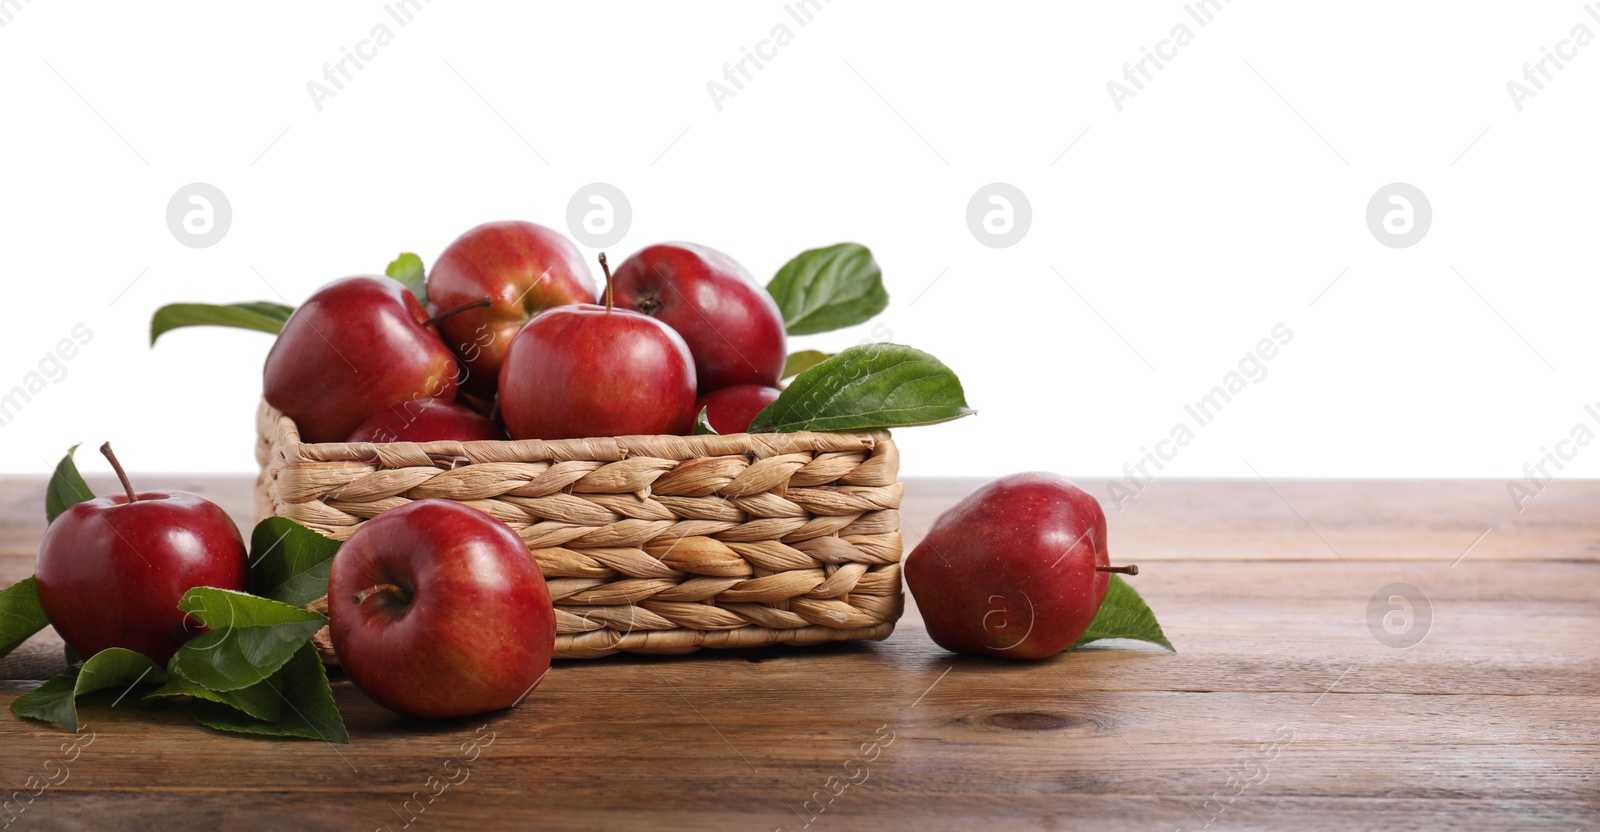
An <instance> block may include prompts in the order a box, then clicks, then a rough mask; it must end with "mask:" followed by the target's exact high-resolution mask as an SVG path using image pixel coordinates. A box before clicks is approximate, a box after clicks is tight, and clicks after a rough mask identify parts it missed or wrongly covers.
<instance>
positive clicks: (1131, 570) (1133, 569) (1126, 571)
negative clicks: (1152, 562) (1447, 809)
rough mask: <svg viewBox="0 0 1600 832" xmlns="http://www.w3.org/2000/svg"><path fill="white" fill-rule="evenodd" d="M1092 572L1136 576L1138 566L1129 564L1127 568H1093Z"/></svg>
mask: <svg viewBox="0 0 1600 832" xmlns="http://www.w3.org/2000/svg"><path fill="white" fill-rule="evenodd" d="M1094 571H1096V572H1116V573H1118V574H1122V575H1137V574H1139V564H1137V563H1130V564H1128V565H1127V566H1096V567H1095V568H1094Z"/></svg>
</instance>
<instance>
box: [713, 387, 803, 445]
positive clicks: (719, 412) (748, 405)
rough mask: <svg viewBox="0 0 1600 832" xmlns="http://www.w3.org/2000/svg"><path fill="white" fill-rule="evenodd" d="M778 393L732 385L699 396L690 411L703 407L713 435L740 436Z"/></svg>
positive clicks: (767, 389) (765, 388) (777, 391)
mask: <svg viewBox="0 0 1600 832" xmlns="http://www.w3.org/2000/svg"><path fill="white" fill-rule="evenodd" d="M782 392H783V391H782V390H779V389H778V388H776V387H768V386H766V385H764V384H736V385H734V386H732V387H724V388H722V389H721V390H715V391H713V392H710V393H707V394H705V395H704V396H701V397H700V398H699V399H698V400H696V401H695V403H694V412H695V413H696V414H698V413H699V412H700V409H701V408H705V411H706V421H708V422H710V423H711V429H712V430H714V431H716V432H717V433H721V434H729V433H744V432H745V431H748V430H749V429H750V420H752V419H754V418H756V414H757V413H760V412H761V410H762V408H764V407H766V406H767V405H769V404H772V402H773V401H774V400H776V399H777V398H778V395H779V394H780V393H782Z"/></svg>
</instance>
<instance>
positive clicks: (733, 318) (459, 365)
mask: <svg viewBox="0 0 1600 832" xmlns="http://www.w3.org/2000/svg"><path fill="white" fill-rule="evenodd" d="M600 264H601V267H602V269H603V270H604V272H605V286H604V290H603V291H602V292H599V293H598V294H597V291H596V288H595V283H594V280H593V278H592V277H591V274H590V271H589V269H588V267H587V265H586V264H585V262H584V260H583V258H582V257H581V255H580V254H579V252H578V249H577V246H575V245H574V244H573V243H572V241H570V240H568V239H567V238H566V237H565V236H563V235H562V234H560V233H559V232H556V231H553V230H551V229H549V228H546V227H544V226H541V225H536V224H534V223H531V222H520V221H506V222H492V223H486V224H484V225H480V226H478V227H476V228H473V229H472V230H470V231H468V232H466V233H465V234H462V235H461V236H460V237H459V238H457V239H456V240H455V242H453V243H451V244H450V246H449V247H448V248H446V249H445V251H444V253H443V254H442V255H441V256H440V257H439V259H438V261H437V262H436V263H435V264H434V266H433V270H432V271H431V272H430V273H429V274H428V276H427V283H426V286H427V292H426V296H427V298H428V301H429V302H428V305H427V306H424V305H423V304H422V303H421V302H420V301H419V300H418V299H417V298H416V296H415V295H414V294H413V293H412V292H411V291H410V290H409V289H408V288H407V287H406V286H404V285H403V284H401V283H400V282H398V281H396V280H392V279H389V278H387V277H376V276H373V277H365V276H363V277H348V278H344V279H343V280H338V281H335V282H333V283H330V284H328V285H327V286H324V287H323V288H322V289H320V290H318V291H317V292H316V293H314V294H313V295H312V296H311V297H310V298H309V299H308V300H307V301H306V302H305V304H304V305H302V306H301V307H300V308H299V309H298V310H296V311H295V313H294V314H293V315H292V316H290V317H289V319H288V320H287V321H286V322H285V323H284V325H283V331H282V332H281V333H280V334H279V336H278V339H277V341H276V342H275V343H274V344H273V347H272V350H271V352H270V353H269V354H268V355H267V361H266V368H265V379H264V392H265V396H266V400H267V402H268V403H269V404H271V405H272V406H273V407H275V408H277V409H278V410H279V411H281V412H283V413H284V414H286V415H287V416H289V417H290V418H292V419H294V421H295V423H296V424H297V425H298V426H299V429H300V436H301V438H302V439H303V440H304V441H307V442H344V441H350V442H393V441H412V442H428V441H436V440H461V441H470V440H480V439H505V438H507V437H508V436H509V438H512V439H571V438H581V437H589V436H623V435H631V434H688V433H690V432H691V430H692V429H693V427H694V424H695V419H696V416H697V414H698V413H699V412H700V411H701V409H702V408H703V409H704V410H705V412H706V417H707V421H708V422H709V424H710V425H711V427H712V428H713V429H714V430H716V431H717V432H718V433H741V432H743V431H745V430H746V429H748V427H749V425H750V420H751V419H753V418H754V417H755V415H756V413H758V412H760V410H761V409H762V408H763V407H765V406H766V405H767V404H770V403H771V402H772V401H773V400H774V399H776V398H777V397H778V394H779V392H780V391H779V390H778V388H777V384H778V380H779V377H780V376H781V375H782V373H783V368H784V360H785V357H786V354H787V353H786V346H787V345H786V334H785V328H784V321H783V317H782V315H781V314H780V313H779V310H778V306H777V304H776V303H775V302H774V301H773V299H772V297H771V296H770V295H769V294H768V293H767V291H766V290H765V289H764V288H763V287H761V286H760V285H758V284H757V283H755V282H754V281H753V280H752V279H751V277H750V275H749V273H748V272H746V271H745V269H744V267H742V266H740V265H739V263H738V262H736V261H735V260H733V258H731V257H728V256H727V255H725V254H723V253H721V252H718V251H715V250H713V249H710V248H706V247H704V246H698V245H693V244H689V243H664V244H660V245H652V246H649V247H647V248H645V249H643V250H641V251H639V252H637V253H635V254H634V255H633V256H631V257H629V258H628V259H627V260H625V261H623V263H622V264H621V265H620V266H618V268H617V270H616V273H615V275H613V274H612V273H611V271H610V268H609V265H608V264H607V263H606V259H605V255H604V254H601V255H600ZM602 298H603V302H602Z"/></svg>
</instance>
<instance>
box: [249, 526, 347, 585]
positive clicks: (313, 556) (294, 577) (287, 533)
mask: <svg viewBox="0 0 1600 832" xmlns="http://www.w3.org/2000/svg"><path fill="white" fill-rule="evenodd" d="M337 551H339V542H338V541H337V540H329V539H328V538H326V537H323V536H322V535H320V534H317V533H316V532H314V531H312V530H310V529H308V528H306V527H305V526H302V525H300V524H299V523H296V522H295V521H293V520H290V519H289V518H287V517H268V518H267V519H265V520H262V521H261V522H260V523H257V524H256V528H255V531H253V532H251V533H250V592H251V593H253V594H255V595H260V596H261V597H263V598H271V599H272V600H274V601H282V602H283V603H285V604H291V605H293V606H300V605H302V604H308V603H310V602H312V601H315V600H317V599H318V598H321V597H322V596H324V595H327V594H328V571H329V570H330V569H332V568H333V553H334V552H337Z"/></svg>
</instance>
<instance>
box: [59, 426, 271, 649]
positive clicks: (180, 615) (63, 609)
mask: <svg viewBox="0 0 1600 832" xmlns="http://www.w3.org/2000/svg"><path fill="white" fill-rule="evenodd" d="M100 451H101V452H102V453H104V454H105V455H106V457H107V458H109V459H111V464H112V467H113V468H115V469H116V472H117V476H118V477H119V478H120V479H121V480H122V485H123V489H124V490H125V492H126V493H125V494H117V495H114V496H109V497H97V498H95V499H92V500H88V501H85V502H82V503H78V504H77V505H75V506H72V507H71V508H68V509H67V510H66V511H64V512H62V513H61V514H60V515H59V516H58V517H56V519H55V522H53V523H51V524H50V528H48V529H46V530H45V533H44V540H43V541H42V542H41V543H40V544H39V561H38V565H37V566H36V567H35V575H34V577H35V579H36V580H37V581H38V586H39V605H40V606H41V607H43V608H44V613H45V615H46V616H47V617H48V618H49V619H50V624H51V625H52V626H54V627H55V629H56V632H57V633H60V634H61V639H62V640H63V641H65V642H66V643H67V644H69V645H71V646H72V649H73V650H76V651H77V652H78V655H80V656H83V657H84V658H88V657H90V656H93V655H94V654H96V653H98V652H100V651H101V650H104V649H106V648H108V647H123V648H126V649H128V650H132V651H134V652H136V653H142V654H144V655H145V656H147V657H149V659H150V660H151V661H153V662H155V663H156V664H158V665H161V666H163V667H165V666H166V663H167V659H169V658H171V657H172V654H173V653H176V652H177V651H178V648H179V647H181V646H182V645H183V643H184V642H185V641H187V640H188V639H189V638H191V637H192V636H194V635H196V634H198V633H200V632H201V631H202V628H201V627H200V626H199V622H196V621H194V620H193V619H191V618H189V616H188V614H187V613H185V612H183V611H182V610H179V609H178V599H180V598H182V597H183V594H184V593H185V592H188V591H189V590H191V589H193V588H195V587H197V586H210V587H216V588H218V589H233V590H239V591H243V590H244V589H245V582H246V578H247V573H248V561H247V560H246V556H245V548H244V540H243V538H241V537H240V536H239V529H238V527H237V526H235V525H234V524H233V520H231V519H229V517H228V513H227V512H225V511H223V510H222V509H221V508H219V507H218V506H217V504H216V503H213V502H211V501H210V500H207V499H205V498H204V497H200V496H199V495H196V494H190V493H187V492H184V491H140V492H138V493H135V492H134V490H133V487H132V486H131V485H129V484H128V477H127V475H126V474H124V473H123V471H122V467H121V466H120V465H118V464H117V462H116V458H115V457H114V456H112V454H111V446H110V445H109V444H107V445H103V446H101V448H100Z"/></svg>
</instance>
